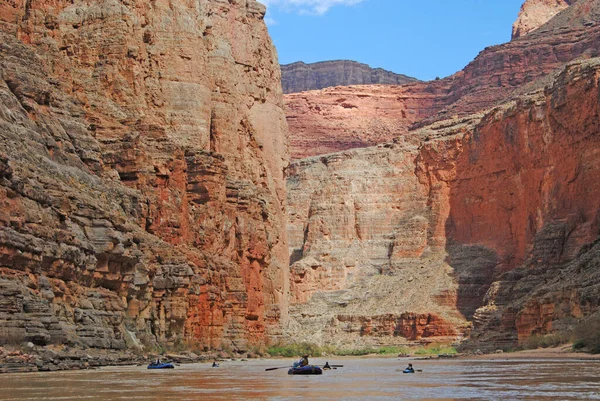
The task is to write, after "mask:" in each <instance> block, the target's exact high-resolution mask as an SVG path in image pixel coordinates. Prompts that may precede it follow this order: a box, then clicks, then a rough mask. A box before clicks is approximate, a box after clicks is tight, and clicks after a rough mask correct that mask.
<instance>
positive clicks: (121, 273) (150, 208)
mask: <svg viewBox="0 0 600 401" xmlns="http://www.w3.org/2000/svg"><path fill="white" fill-rule="evenodd" d="M264 12H265V8H264V6H262V5H260V4H259V3H257V2H255V1H254V0H240V1H235V2H229V1H222V0H211V1H203V2H185V1H153V2H146V1H129V2H121V1H116V0H103V1H86V0H76V1H71V0H69V1H66V0H65V1H62V0H60V1H45V0H33V1H29V0H28V1H24V0H16V1H11V2H8V3H6V2H3V3H2V5H1V6H0V22H1V25H0V27H1V30H0V126H1V128H0V140H1V142H0V203H1V204H2V207H1V208H0V210H1V212H0V326H1V328H0V336H1V337H2V339H3V341H4V342H7V343H10V342H19V341H22V340H26V341H31V342H33V343H35V344H48V343H66V344H70V345H80V346H88V347H100V348H116V349H120V348H125V347H142V346H144V345H152V344H156V343H160V344H187V345H188V346H190V347H197V348H198V349H209V348H221V347H226V348H228V349H232V350H243V349H247V348H248V347H249V346H250V345H252V344H255V345H259V344H264V343H265V341H267V339H268V338H269V337H270V336H274V335H277V334H278V331H279V329H278V327H279V321H280V320H284V319H285V317H286V314H287V292H288V278H287V240H286V235H285V230H284V226H285V213H284V210H285V187H284V179H283V170H284V168H285V167H286V165H287V154H288V153H287V138H286V134H287V128H286V123H285V117H284V113H283V107H282V97H281V87H280V83H279V81H280V72H279V65H278V62H277V57H276V54H275V51H274V49H273V47H272V45H271V42H270V40H269V37H268V34H267V30H266V27H265V25H264V22H263V17H264Z"/></svg>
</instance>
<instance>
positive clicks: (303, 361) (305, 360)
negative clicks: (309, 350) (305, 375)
mask: <svg viewBox="0 0 600 401" xmlns="http://www.w3.org/2000/svg"><path fill="white" fill-rule="evenodd" d="M298 364H299V365H300V366H301V367H302V366H306V365H308V355H303V356H302V359H300V360H299V361H298Z"/></svg>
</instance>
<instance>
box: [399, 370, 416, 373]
mask: <svg viewBox="0 0 600 401" xmlns="http://www.w3.org/2000/svg"><path fill="white" fill-rule="evenodd" d="M402 373H415V371H414V370H411V369H404V370H403V371H402Z"/></svg>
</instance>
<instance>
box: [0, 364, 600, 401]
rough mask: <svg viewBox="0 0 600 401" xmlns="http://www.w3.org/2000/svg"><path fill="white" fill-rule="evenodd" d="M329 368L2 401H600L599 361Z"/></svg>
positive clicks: (192, 371)
mask: <svg viewBox="0 0 600 401" xmlns="http://www.w3.org/2000/svg"><path fill="white" fill-rule="evenodd" d="M328 360H329V362H330V363H335V364H343V365H344V367H343V368H339V369H335V370H331V371H325V372H324V374H323V375H322V376H288V375H287V369H279V370H274V371H269V372H266V371H265V368H268V367H276V366H285V365H286V364H288V363H289V364H291V361H281V360H261V361H257V360H251V361H248V362H241V361H240V362H223V363H221V367H219V368H212V367H211V366H210V364H208V363H207V364H197V365H181V366H177V367H176V369H174V370H162V371H161V370H158V371H152V370H146V369H145V367H142V366H138V367H119V368H103V369H100V370H88V371H72V372H53V373H50V372H45V373H27V374H11V375H2V376H0V400H7V401H8V400H15V401H16V400H18V401H22V400H34V401H41V400H102V401H112V400H153V401H174V400H177V401H199V400H250V399H254V400H304V399H311V400H431V401H434V400H435V401H439V400H445V401H449V400H502V401H510V400H540V401H545V400H561V401H564V400H600V361H589V360H588V361H578V360H564V359H561V360H523V359H519V360H512V361H511V360H500V361H483V360H474V361H469V360H443V361H411V362H412V363H413V364H414V365H415V368H416V369H422V370H423V371H422V372H418V373H415V374H403V373H402V369H403V368H404V367H405V366H406V364H407V363H408V359H404V360H398V359H394V358H360V359H358V358H328ZM311 362H312V363H321V364H323V363H325V360H324V359H323V360H320V359H312V360H311Z"/></svg>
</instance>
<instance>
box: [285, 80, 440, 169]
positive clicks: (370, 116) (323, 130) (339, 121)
mask: <svg viewBox="0 0 600 401" xmlns="http://www.w3.org/2000/svg"><path fill="white" fill-rule="evenodd" d="M448 87H449V84H448V82H446V81H441V80H440V81H434V82H432V83H427V84H423V83H417V84H412V85H404V86H378V85H363V86H346V87H342V86H338V87H335V88H327V89H323V90H319V91H311V92H302V93H293V94H289V95H286V97H285V101H286V116H287V121H288V124H289V127H290V132H291V133H292V134H291V135H290V148H291V152H292V158H294V159H301V158H304V157H310V156H316V155H322V154H327V153H333V152H338V151H341V150H346V149H354V148H364V147H367V146H373V145H376V144H378V143H384V142H389V141H391V140H393V139H394V138H396V137H398V136H402V135H404V134H406V133H407V132H408V130H409V128H410V127H411V126H412V125H413V124H415V123H416V122H418V121H421V120H422V119H424V118H427V117H429V116H431V115H433V114H435V113H436V112H437V111H439V110H440V109H442V108H443V107H444V106H445V103H443V97H444V95H445V93H446V92H447V91H448Z"/></svg>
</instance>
